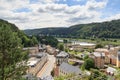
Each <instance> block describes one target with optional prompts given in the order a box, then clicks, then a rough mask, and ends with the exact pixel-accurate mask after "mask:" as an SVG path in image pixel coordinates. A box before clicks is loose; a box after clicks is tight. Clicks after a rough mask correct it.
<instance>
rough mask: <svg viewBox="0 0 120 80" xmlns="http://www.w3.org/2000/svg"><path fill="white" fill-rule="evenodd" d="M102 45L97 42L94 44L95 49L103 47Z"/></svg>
mask: <svg viewBox="0 0 120 80" xmlns="http://www.w3.org/2000/svg"><path fill="white" fill-rule="evenodd" d="M103 47H104V46H103V45H102V44H97V45H96V46H95V49H97V48H103Z"/></svg>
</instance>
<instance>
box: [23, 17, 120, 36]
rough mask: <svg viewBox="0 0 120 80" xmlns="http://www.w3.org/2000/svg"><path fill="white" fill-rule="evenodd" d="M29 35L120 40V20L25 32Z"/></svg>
mask: <svg viewBox="0 0 120 80" xmlns="http://www.w3.org/2000/svg"><path fill="white" fill-rule="evenodd" d="M25 33H26V34H27V35H38V34H44V35H46V34H47V35H48V34H49V35H59V36H61V35H62V36H65V37H70V36H74V37H81V38H83V37H93V36H94V37H99V38H103V37H104V38H120V19H119V20H112V21H109V22H102V23H90V24H78V25H74V26H71V27H69V28H42V29H33V30H25Z"/></svg>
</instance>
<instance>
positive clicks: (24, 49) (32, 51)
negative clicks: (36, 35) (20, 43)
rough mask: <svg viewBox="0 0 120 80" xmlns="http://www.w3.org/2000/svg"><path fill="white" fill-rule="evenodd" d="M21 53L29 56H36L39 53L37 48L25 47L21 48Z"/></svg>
mask: <svg viewBox="0 0 120 80" xmlns="http://www.w3.org/2000/svg"><path fill="white" fill-rule="evenodd" d="M23 51H28V52H29V54H36V53H38V52H39V47H26V48H23Z"/></svg>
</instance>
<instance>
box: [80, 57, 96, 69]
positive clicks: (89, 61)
mask: <svg viewBox="0 0 120 80" xmlns="http://www.w3.org/2000/svg"><path fill="white" fill-rule="evenodd" d="M82 67H84V68H85V69H87V70H90V68H94V60H93V59H92V58H88V59H86V60H85V62H84V64H83V65H82Z"/></svg>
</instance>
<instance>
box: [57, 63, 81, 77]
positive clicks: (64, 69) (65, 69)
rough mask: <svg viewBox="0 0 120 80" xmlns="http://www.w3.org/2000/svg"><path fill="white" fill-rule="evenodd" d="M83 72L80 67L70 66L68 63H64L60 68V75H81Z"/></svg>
mask: <svg viewBox="0 0 120 80" xmlns="http://www.w3.org/2000/svg"><path fill="white" fill-rule="evenodd" d="M81 73H82V72H81V71H80V69H79V68H78V67H75V66H72V65H69V64H68V63H65V62H63V63H62V64H61V65H60V66H59V75H62V76H64V75H70V74H73V75H81Z"/></svg>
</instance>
